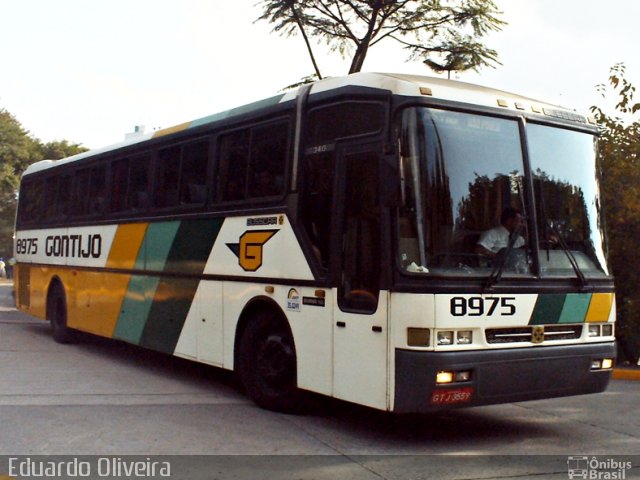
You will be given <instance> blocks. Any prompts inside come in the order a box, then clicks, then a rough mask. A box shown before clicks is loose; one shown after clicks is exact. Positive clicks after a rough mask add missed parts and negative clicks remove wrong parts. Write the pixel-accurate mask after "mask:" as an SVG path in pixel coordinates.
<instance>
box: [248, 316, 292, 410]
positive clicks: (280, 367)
mask: <svg viewBox="0 0 640 480" xmlns="http://www.w3.org/2000/svg"><path fill="white" fill-rule="evenodd" d="M296 369H297V365H296V353H295V347H294V344H293V338H292V337H291V333H290V332H289V329H288V328H287V325H286V324H285V323H284V322H283V321H282V320H279V319H278V318H277V317H276V316H275V315H273V314H270V313H260V314H258V316H257V317H256V318H254V319H253V321H251V322H250V324H249V325H248V326H247V327H246V328H245V330H244V332H243V334H242V337H241V338H240V344H239V347H238V374H239V377H240V381H241V382H242V385H243V386H244V388H245V390H246V392H247V394H248V395H249V397H250V398H251V399H252V400H253V401H254V402H255V403H257V404H258V405H259V406H261V407H262V408H266V409H267V410H273V411H277V412H283V413H297V412H299V411H300V410H301V409H302V407H303V400H304V398H303V393H302V392H301V391H300V390H299V389H298V386H297V370H296Z"/></svg>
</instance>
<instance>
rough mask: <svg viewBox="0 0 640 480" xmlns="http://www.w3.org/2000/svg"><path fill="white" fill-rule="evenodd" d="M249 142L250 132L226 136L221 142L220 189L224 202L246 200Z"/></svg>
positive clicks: (245, 131) (244, 131)
mask: <svg viewBox="0 0 640 480" xmlns="http://www.w3.org/2000/svg"><path fill="white" fill-rule="evenodd" d="M249 142H250V132H249V130H243V131H240V132H234V133H232V134H229V135H225V136H224V137H223V138H222V140H221V142H220V144H221V147H220V178H221V179H222V184H221V186H220V187H221V190H222V201H224V202H230V201H234V200H243V199H244V198H245V187H246V179H247V164H248V163H249Z"/></svg>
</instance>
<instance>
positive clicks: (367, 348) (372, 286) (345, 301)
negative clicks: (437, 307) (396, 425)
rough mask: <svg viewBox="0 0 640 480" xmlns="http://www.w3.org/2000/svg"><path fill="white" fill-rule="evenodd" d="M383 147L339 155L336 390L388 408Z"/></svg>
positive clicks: (342, 151)
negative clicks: (383, 280) (382, 287)
mask: <svg viewBox="0 0 640 480" xmlns="http://www.w3.org/2000/svg"><path fill="white" fill-rule="evenodd" d="M379 152H381V146H380V144H365V145H362V144H360V145H349V146H343V147H342V148H339V150H338V164H337V172H336V173H337V174H338V175H337V178H338V180H337V185H338V189H337V194H338V198H337V200H338V201H337V208H336V217H335V219H334V222H335V223H334V229H335V230H334V231H335V232H336V235H335V237H334V242H333V245H332V250H333V252H334V256H333V262H332V263H333V265H332V267H333V268H332V270H333V271H334V272H335V277H334V278H335V279H336V280H337V283H338V290H337V295H335V296H334V298H335V300H334V302H335V305H334V325H333V345H334V347H333V348H334V363H333V389H334V395H335V396H336V397H338V398H342V399H345V400H349V401H352V402H356V403H360V404H364V405H369V406H372V407H377V408H382V409H386V407H387V338H388V331H387V301H388V299H387V295H386V294H384V293H382V294H381V292H380V269H381V260H380V258H381V255H380V253H381V252H380V249H381V215H380V213H381V208H380V201H379V199H380V195H379V190H380V188H379V185H380V178H379V170H380V154H379Z"/></svg>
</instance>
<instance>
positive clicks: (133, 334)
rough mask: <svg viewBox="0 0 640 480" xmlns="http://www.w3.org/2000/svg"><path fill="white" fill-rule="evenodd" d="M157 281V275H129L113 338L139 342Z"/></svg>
mask: <svg viewBox="0 0 640 480" xmlns="http://www.w3.org/2000/svg"><path fill="white" fill-rule="evenodd" d="M159 281H160V279H159V278H158V277H149V276H146V275H132V276H131V278H130V279H129V286H128V288H127V293H126V296H125V298H124V301H123V302H122V311H121V312H120V316H119V317H118V323H117V325H116V329H115V332H114V333H113V337H114V338H118V339H120V340H124V341H126V342H130V343H135V344H138V343H140V337H141V336H142V331H143V329H144V324H145V322H146V320H147V317H148V316H149V311H150V310H151V305H152V303H153V297H154V295H155V293H156V289H157V288H158V283H159Z"/></svg>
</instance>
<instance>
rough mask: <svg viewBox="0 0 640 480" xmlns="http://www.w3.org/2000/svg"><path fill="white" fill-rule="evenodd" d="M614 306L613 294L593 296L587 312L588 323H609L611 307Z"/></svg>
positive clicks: (595, 294)
mask: <svg viewBox="0 0 640 480" xmlns="http://www.w3.org/2000/svg"><path fill="white" fill-rule="evenodd" d="M612 305H613V293H594V294H593V295H591V303H590V304H589V310H588V311H587V317H586V321H587V322H608V321H609V314H610V313H611V307H612Z"/></svg>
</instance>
